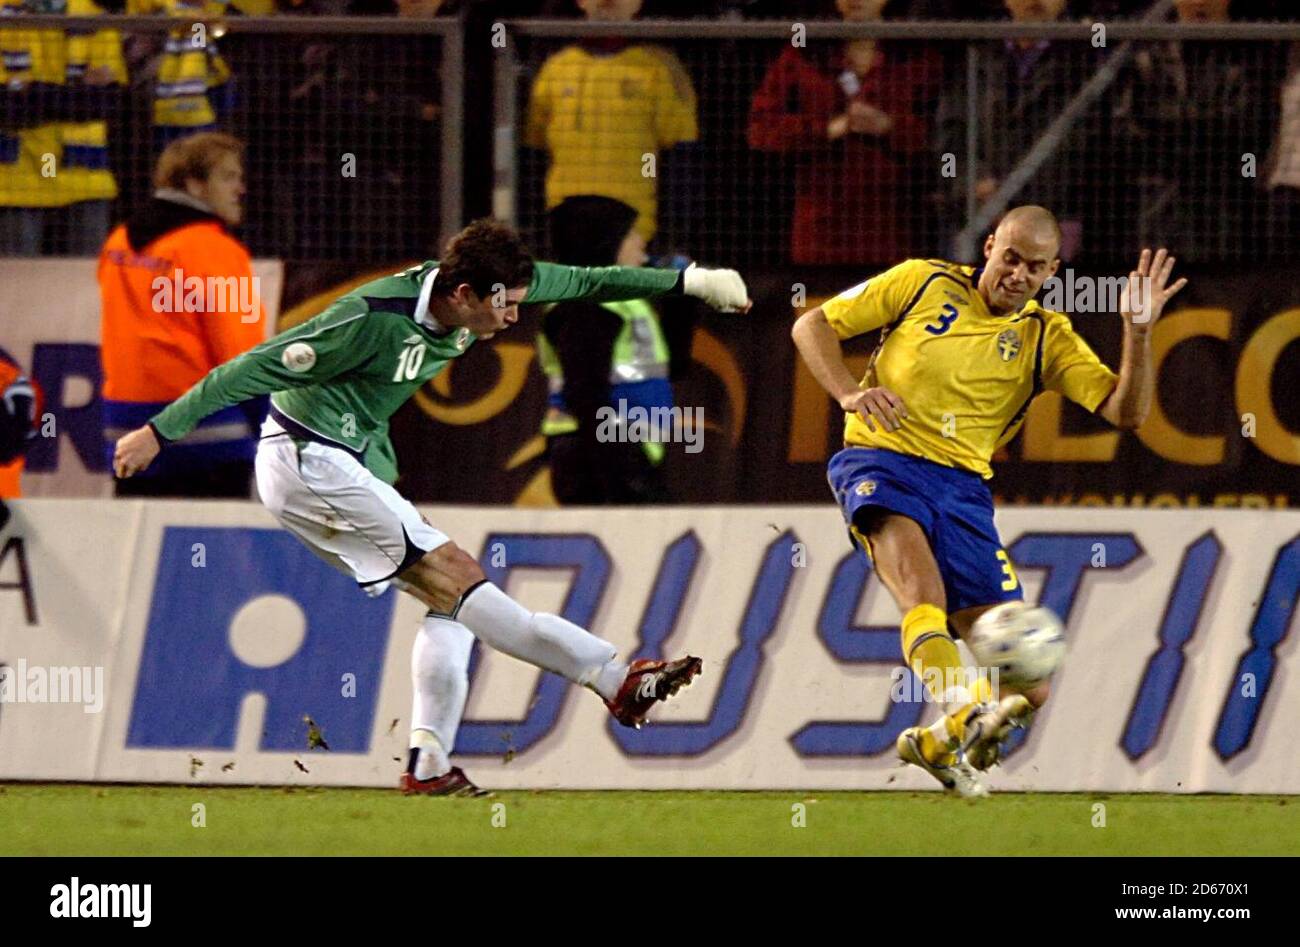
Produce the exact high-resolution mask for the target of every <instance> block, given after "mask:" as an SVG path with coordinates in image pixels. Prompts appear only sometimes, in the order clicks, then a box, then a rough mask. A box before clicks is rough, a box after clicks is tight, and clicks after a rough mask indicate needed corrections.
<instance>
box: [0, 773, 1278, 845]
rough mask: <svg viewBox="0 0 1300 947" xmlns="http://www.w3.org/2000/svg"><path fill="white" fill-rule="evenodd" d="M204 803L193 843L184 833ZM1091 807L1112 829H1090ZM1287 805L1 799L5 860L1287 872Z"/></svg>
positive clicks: (520, 794) (1240, 801) (129, 795)
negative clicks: (1052, 858) (1189, 866)
mask: <svg viewBox="0 0 1300 947" xmlns="http://www.w3.org/2000/svg"><path fill="white" fill-rule="evenodd" d="M196 803H202V805H203V807H204V809H203V810H202V811H203V817H204V821H205V822H206V825H205V826H204V827H201V828H200V827H195V826H194V825H193V824H192V821H193V820H194V818H195V812H196V810H195V809H194V808H193V807H194V805H195V804H196ZM1098 803H1101V804H1103V805H1104V806H1105V809H1104V816H1105V826H1104V827H1097V826H1094V824H1093V823H1094V821H1097V819H1098V815H1099V814H1100V813H1101V810H1097V809H1095V806H1096V805H1097V804H1098ZM798 805H802V809H799V808H797V806H798ZM1293 806H1300V797H1294V796H1291V797H1288V796H1217V795H1206V796H1168V795H1118V794H1116V795H1107V794H1097V793H1089V794H1054V793H1038V794H1019V793H1006V794H1003V795H995V796H992V797H991V798H988V799H984V800H980V801H966V800H961V799H954V798H946V797H944V796H942V795H940V794H938V793H903V792H873V793H855V792H811V793H810V792H803V793H800V792H704V791H697V792H552V791H547V792H528V791H510V792H501V793H498V794H497V795H496V796H495V797H492V798H489V799H431V798H425V797H411V798H407V797H403V796H401V795H400V794H398V793H397V791H396V790H381V789H326V788H322V789H311V788H298V787H295V788H261V787H258V788H253V787H222V788H210V787H205V786H198V785H196V786H128V785H116V784H108V785H76V784H34V783H10V784H6V785H0V855H144V854H151V855H610V854H637V855H650V854H658V855H705V854H707V855H927V854H936V855H937V854H944V855H967V854H971V855H974V854H999V855H1294V854H1297V853H1300V819H1297V818H1296V809H1295V808H1292V807H1293ZM801 815H802V822H803V823H804V824H803V825H802V826H801V827H797V826H796V825H795V824H794V823H796V822H798V821H801V819H800V816H801Z"/></svg>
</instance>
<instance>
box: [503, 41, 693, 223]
mask: <svg viewBox="0 0 1300 947" xmlns="http://www.w3.org/2000/svg"><path fill="white" fill-rule="evenodd" d="M698 137H699V129H698V128H697V125H696V113H695V92H694V90H693V89H692V87H691V82H690V78H689V77H688V76H687V75H686V71H685V69H683V68H682V65H681V63H680V62H678V60H677V58H676V57H675V56H673V54H672V53H670V52H668V51H667V50H664V49H658V48H656V47H653V46H628V47H626V48H624V49H622V50H620V51H618V52H616V53H611V54H608V55H599V54H596V53H593V52H591V51H589V50H587V49H584V48H582V47H581V46H569V47H566V48H565V49H562V50H560V51H559V52H558V53H556V54H555V55H554V56H552V57H550V58H549V59H547V60H546V62H545V63H544V64H543V65H542V69H541V71H540V72H539V73H538V75H537V79H536V81H535V82H534V83H533V91H532V97H531V99H530V101H529V105H528V118H527V123H526V125H525V129H524V143H525V144H527V145H528V146H530V147H532V148H545V149H546V150H548V151H549V152H550V154H551V166H550V169H549V171H548V172H547V174H546V206H547V207H548V208H550V207H554V206H555V205H557V204H559V203H560V202H561V201H563V200H564V199H565V198H566V197H573V196H575V195H578V194H599V195H601V196H602V197H613V198H616V199H617V200H620V201H623V203H625V204H627V205H628V206H630V207H632V208H635V209H636V211H637V221H636V228H637V230H638V232H640V234H641V235H642V236H643V237H645V238H646V239H647V240H649V239H650V238H651V237H652V236H654V231H655V214H656V210H657V208H656V203H655V181H656V176H655V173H654V171H655V170H656V169H653V168H649V167H648V163H649V162H648V161H647V156H652V158H651V160H654V161H657V160H658V157H657V155H658V152H659V151H660V150H661V149H664V148H670V147H672V146H673V145H676V144H680V143H682V142H688V141H695V140H696V139H697V138H698Z"/></svg>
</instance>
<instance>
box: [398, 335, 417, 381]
mask: <svg viewBox="0 0 1300 947" xmlns="http://www.w3.org/2000/svg"><path fill="white" fill-rule="evenodd" d="M423 364H424V343H423V342H421V343H420V344H419V345H408V346H407V347H406V348H404V349H402V354H401V355H400V356H398V359H397V371H396V372H394V373H393V381H415V376H416V375H418V374H420V366H421V365H423Z"/></svg>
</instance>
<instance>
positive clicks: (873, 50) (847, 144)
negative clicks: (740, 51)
mask: <svg viewBox="0 0 1300 947" xmlns="http://www.w3.org/2000/svg"><path fill="white" fill-rule="evenodd" d="M888 2H889V0H836V2H835V6H836V9H837V10H838V11H839V13H840V16H841V17H843V18H844V19H845V20H847V21H850V22H861V21H865V20H874V19H879V18H880V16H881V13H882V11H883V10H884V7H885V5H886V4H887V3H888ZM939 74H940V64H939V58H938V56H937V54H935V53H934V52H933V51H932V50H930V49H927V48H921V49H911V50H909V49H907V48H906V47H900V46H897V45H889V44H885V43H881V42H878V41H876V40H871V39H854V40H849V41H847V42H844V43H836V44H830V45H825V46H821V47H820V48H816V49H813V48H810V49H806V50H805V49H798V48H795V47H793V46H790V47H787V48H786V50H785V51H784V52H783V53H782V54H781V55H780V56H779V57H778V58H777V60H776V62H774V63H773V64H772V66H771V67H769V69H768V71H767V74H766V76H765V77H764V79H763V82H762V84H761V85H760V86H759V88H758V91H757V92H756V93H755V94H754V99H753V102H752V104H751V106H750V111H749V144H750V147H751V148H755V149H758V150H761V151H774V152H788V153H794V154H797V161H796V185H795V190H796V193H795V206H794V226H793V233H792V235H791V244H792V246H791V256H792V259H793V260H794V262H796V263H812V264H845V263H853V264H863V263H884V262H888V261H890V260H894V259H897V258H899V257H906V256H913V255H916V254H917V253H918V251H919V249H920V248H918V247H917V246H916V243H917V240H918V231H919V229H920V228H919V227H918V218H919V217H920V215H921V207H920V202H919V200H918V199H917V188H916V187H915V184H914V171H913V168H912V167H911V165H912V164H913V163H914V162H915V161H916V160H917V159H918V157H919V156H920V155H921V153H922V152H923V151H924V150H925V148H926V144H927V141H928V138H929V119H928V117H927V115H926V109H927V107H928V106H929V104H930V103H931V102H933V101H934V99H935V96H936V93H937V83H938V78H939Z"/></svg>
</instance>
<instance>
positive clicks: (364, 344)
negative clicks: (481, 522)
mask: <svg viewBox="0 0 1300 947" xmlns="http://www.w3.org/2000/svg"><path fill="white" fill-rule="evenodd" d="M670 293H685V294H687V295H690V296H695V297H697V298H699V299H702V300H703V301H704V302H707V303H708V304H710V305H711V306H713V307H714V308H716V309H722V310H736V309H739V310H744V309H747V308H748V307H749V305H750V302H749V299H748V298H747V292H746V289H745V283H744V281H743V280H742V279H741V277H740V274H738V273H736V272H735V271H734V270H709V269H704V268H701V267H697V266H691V267H689V268H688V269H686V270H684V271H677V270H659V269H646V268H629V267H600V268H579V267H568V266H557V265H554V264H550V263H541V262H534V261H533V258H532V256H531V255H530V254H529V252H528V250H527V249H526V248H525V247H524V245H523V243H522V241H521V240H520V238H519V236H518V235H517V234H516V233H515V232H514V231H513V230H511V229H510V228H509V227H506V226H505V225H503V224H500V223H496V222H493V221H488V220H481V221H477V222H475V223H473V224H471V225H470V226H469V227H467V228H465V230H463V231H461V233H460V234H458V235H457V236H456V237H455V238H453V239H452V241H451V243H450V244H449V245H448V248H447V253H446V255H445V256H444V258H443V259H442V260H441V261H428V262H426V263H422V264H420V265H418V266H413V267H411V268H410V269H408V270H405V271H403V272H401V273H398V274H396V275H394V276H390V277H387V278H385V279H379V280H375V281H374V282H372V283H367V284H365V285H364V286H361V287H359V288H358V289H356V290H354V291H352V292H350V293H348V294H346V295H345V296H342V297H341V298H339V299H338V300H337V301H336V302H335V303H334V304H333V305H331V306H330V307H329V308H328V309H326V310H325V311H324V312H322V313H321V314H320V315H318V316H316V317H315V318H313V319H311V320H309V321H307V322H305V323H303V324H302V325H299V326H296V327H295V328H293V329H290V330H289V331H287V332H283V333H281V334H280V335H278V336H276V337H275V338H273V339H271V340H269V341H268V342H266V343H264V344H262V345H259V346H257V347H256V348H253V349H251V350H249V351H248V352H245V353H244V354H243V355H240V356H239V357H238V358H235V359H232V360H231V361H229V362H227V363H225V364H224V365H220V366H218V367H217V368H215V369H213V370H212V371H211V372H209V373H208V374H207V376H205V377H204V378H203V379H202V380H200V381H199V382H198V384H196V385H195V386H194V387H193V388H191V389H190V390H189V391H188V392H186V393H185V394H184V395H182V396H181V397H180V398H178V399H177V400H176V401H174V402H172V403H171V404H170V405H168V406H167V407H166V408H164V409H163V410H162V411H160V412H159V413H158V414H157V415H155V416H154V417H153V418H152V419H151V420H150V421H149V423H148V424H147V425H146V426H144V427H141V428H139V429H137V430H135V431H132V432H131V433H129V434H127V435H125V436H124V437H122V438H121V439H120V440H119V441H118V442H117V446H116V451H115V454H114V458H113V469H114V472H115V473H116V475H117V476H119V477H129V476H131V475H133V474H136V473H139V472H140V471H141V470H144V469H145V468H146V467H148V466H149V464H150V463H151V462H152V461H153V459H154V458H155V457H156V456H157V455H158V453H159V451H161V450H165V449H166V447H167V445H168V444H170V443H173V442H176V441H180V440H182V439H183V438H185V436H186V435H187V434H189V433H190V432H191V431H193V430H194V428H195V426H196V425H197V424H198V422H199V421H200V420H201V419H203V418H204V417H206V416H207V415H210V414H212V413H213V412H215V411H218V410H220V409H221V408H224V407H227V406H229V405H232V404H236V403H238V402H241V401H245V400H247V399H249V398H253V397H256V396H258V395H266V394H269V395H271V409H270V415H269V417H268V418H267V420H266V422H265V424H264V425H263V427H262V439H261V441H260V444H259V446H258V451H257V462H256V472H257V488H258V494H259V495H260V496H261V499H262V502H263V503H264V504H265V505H266V507H267V508H268V509H269V510H270V511H271V512H272V513H273V514H274V515H275V517H276V518H277V519H278V520H279V521H280V523H281V524H282V525H283V526H284V527H285V528H286V529H288V530H290V531H291V532H293V533H294V534H295V535H296V536H298V538H299V539H301V540H302V541H303V542H304V543H306V545H307V546H308V547H309V548H310V549H311V550H312V551H313V552H315V553H316V554H317V555H319V556H320V557H321V558H322V559H324V560H325V561H327V562H329V563H330V564H331V565H333V566H335V567H336V568H338V569H340V570H342V571H344V572H346V573H348V574H350V575H352V576H354V577H355V578H356V581H357V583H358V584H359V585H360V586H361V587H362V588H364V589H367V590H368V591H371V592H372V593H374V594H377V593H378V592H380V591H382V590H383V589H384V588H386V587H387V584H389V583H392V584H395V585H397V586H398V587H399V588H401V589H403V590H405V591H407V592H409V593H410V594H412V595H414V596H415V597H416V598H418V599H419V600H420V601H421V602H423V603H424V604H425V605H426V606H427V607H428V609H429V612H428V615H427V616H426V617H425V619H424V623H423V627H422V628H421V630H420V633H419V634H418V635H417V636H416V641H415V646H414V648H413V650H412V655H411V662H412V678H413V680H414V682H415V697H414V702H413V710H412V720H411V727H412V733H411V742H410V746H411V753H410V757H409V761H408V768H407V772H406V773H405V774H403V776H402V780H401V788H402V790H403V791H405V792H408V793H412V792H415V793H427V794H477V793H478V792H479V790H478V789H477V788H476V787H475V786H474V785H473V783H471V782H470V781H469V780H468V779H467V778H466V777H465V775H464V773H462V772H461V770H460V769H459V767H453V766H452V765H451V762H450V759H449V757H450V754H451V752H452V749H453V747H454V745H455V741H456V730H457V728H458V727H459V726H460V720H461V715H462V713H463V712H464V708H465V698H466V695H467V691H468V686H469V685H468V676H467V673H466V672H467V668H468V664H469V655H470V648H471V645H472V644H473V639H474V638H475V637H477V638H478V639H479V640H481V641H483V642H484V643H486V644H488V645H490V646H491V647H493V648H495V649H497V650H498V651H503V652H505V653H506V654H509V655H512V656H513V657H516V658H519V659H520V660H522V661H526V662H528V663H530V664H533V665H535V666H537V667H540V668H544V669H545V670H548V671H551V672H553V673H555V674H559V675H562V676H563V677H566V678H568V679H569V680H570V681H573V682H574V683H575V684H581V685H583V686H584V687H588V688H590V689H591V690H593V691H595V692H596V693H597V694H599V695H600V696H601V697H602V698H603V699H604V701H605V704H606V706H607V707H608V708H609V710H610V712H611V713H612V714H613V715H614V717H615V718H616V719H617V720H618V721H619V723H621V724H624V725H625V726H633V727H637V726H640V725H641V723H642V721H643V720H644V719H645V715H646V713H647V711H649V709H650V708H651V706H652V705H653V704H654V703H655V702H656V701H661V700H666V699H667V698H668V697H670V696H672V695H673V694H675V693H676V692H677V691H678V689H680V688H681V687H682V686H684V685H686V684H689V683H690V681H691V679H692V678H694V677H695V675H697V674H698V673H699V672H700V668H701V661H700V659H699V658H695V657H691V656H686V657H683V658H679V659H678V660H675V661H653V660H639V661H633V662H632V663H631V664H626V663H624V662H622V661H620V660H618V658H617V653H616V651H615V648H614V646H613V645H611V644H609V643H608V642H606V641H603V640H601V639H600V638H597V637H595V636H594V635H592V634H591V633H590V632H588V631H586V630H584V629H582V628H579V627H578V626H577V625H574V624H572V623H571V622H568V621H566V620H565V619H563V618H561V617H559V616H557V615H550V614H544V613H534V612H530V611H529V610H528V609H526V608H524V607H523V606H522V605H520V604H519V603H517V602H516V601H514V600H513V599H512V598H510V597H509V596H508V595H506V594H505V593H504V592H503V591H502V590H501V589H499V588H497V587H496V586H495V585H493V584H492V583H491V582H489V581H488V580H487V578H486V577H485V576H484V573H483V570H482V569H481V568H480V567H479V564H478V562H477V561H475V559H474V558H473V557H472V556H470V555H469V554H468V553H466V552H465V551H464V550H462V549H461V548H460V547H458V546H457V545H456V544H455V543H454V542H452V541H451V540H450V539H449V538H448V537H447V536H446V535H444V534H443V533H441V532H439V531H438V530H437V529H435V528H434V527H433V526H432V525H430V524H429V523H428V522H426V521H425V520H424V519H423V517H421V516H420V514H419V513H418V512H417V511H416V509H415V507H414V506H412V505H411V503H410V502H409V501H408V500H406V499H405V498H404V497H403V496H402V495H401V494H399V493H398V492H397V491H396V490H395V489H394V488H393V487H392V483H393V481H395V480H396V479H397V463H396V457H395V455H394V453H393V446H392V443H391V442H390V441H389V438H388V419H389V418H390V417H391V416H392V415H393V414H394V412H396V411H397V409H398V408H399V407H400V406H401V405H402V404H403V402H405V401H406V400H407V399H408V398H409V397H410V396H411V395H412V394H413V393H414V392H415V391H416V390H418V389H419V388H420V387H421V386H422V385H424V384H425V383H426V382H428V381H430V380H431V379H432V378H434V377H435V376H436V375H437V374H438V373H439V372H440V371H442V369H443V367H444V366H445V365H446V364H447V363H448V362H450V361H451V360H452V359H454V358H456V357H458V356H459V355H462V354H463V353H464V352H465V351H466V350H467V349H468V348H469V347H470V345H472V344H473V343H474V342H475V341H476V340H478V339H489V338H491V337H492V336H494V335H495V334H496V333H498V332H500V331H502V330H504V329H507V328H509V327H510V326H511V325H513V324H514V323H515V322H516V321H517V320H518V318H519V316H518V307H519V304H520V303H524V302H527V303H549V302H560V301H563V300H572V299H591V300H596V301H613V300H619V299H642V298H645V297H648V296H659V295H665V294H670Z"/></svg>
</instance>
